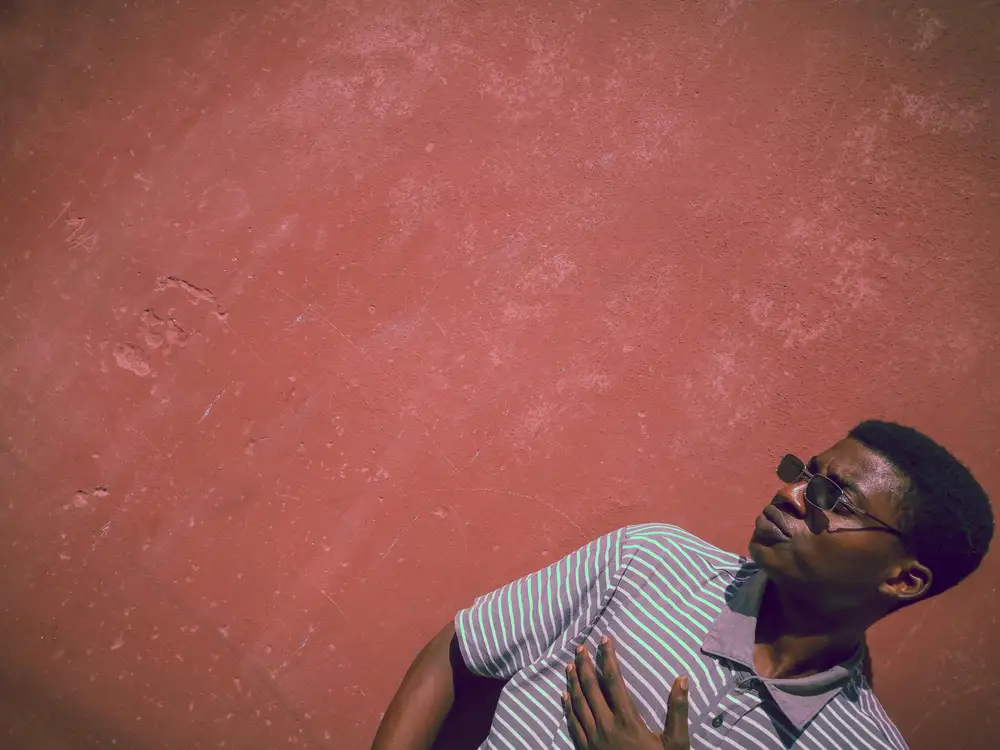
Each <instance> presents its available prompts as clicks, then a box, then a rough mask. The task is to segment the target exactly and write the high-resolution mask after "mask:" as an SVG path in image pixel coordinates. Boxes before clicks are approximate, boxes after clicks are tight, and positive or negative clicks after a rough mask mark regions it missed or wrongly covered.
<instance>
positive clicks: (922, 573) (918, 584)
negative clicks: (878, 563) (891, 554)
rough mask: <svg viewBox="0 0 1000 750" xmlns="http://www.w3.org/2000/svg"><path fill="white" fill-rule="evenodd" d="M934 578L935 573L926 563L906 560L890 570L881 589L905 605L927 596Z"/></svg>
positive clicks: (901, 604)
mask: <svg viewBox="0 0 1000 750" xmlns="http://www.w3.org/2000/svg"><path fill="white" fill-rule="evenodd" d="M933 580H934V575H933V574H932V573H931V569H930V568H928V567H927V566H926V565H923V564H922V563H921V562H920V561H918V560H912V559H911V560H904V561H903V562H902V563H901V564H900V565H898V566H896V567H895V568H894V569H893V570H890V571H889V577H888V578H886V579H885V580H884V581H883V582H882V585H881V586H880V590H881V592H882V593H883V594H885V595H886V596H888V597H890V598H892V599H895V600H896V602H897V603H898V605H899V606H903V605H905V604H912V603H913V602H915V601H917V600H918V599H922V598H923V597H925V596H927V592H928V591H930V588H931V582H932V581H933Z"/></svg>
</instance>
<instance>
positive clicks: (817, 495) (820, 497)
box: [806, 474, 840, 510]
mask: <svg viewBox="0 0 1000 750" xmlns="http://www.w3.org/2000/svg"><path fill="white" fill-rule="evenodd" d="M839 498H840V488H839V487H837V485H835V484H834V483H833V482H832V481H830V480H829V479H827V478H826V477H824V476H822V475H819V474H817V475H816V476H814V477H813V478H812V479H810V480H809V484H807V485H806V500H808V501H809V502H810V503H812V504H813V505H815V506H816V507H817V508H820V509H821V510H830V509H831V508H833V506H834V505H836V504H837V500H838V499H839Z"/></svg>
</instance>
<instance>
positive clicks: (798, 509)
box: [771, 479, 809, 518]
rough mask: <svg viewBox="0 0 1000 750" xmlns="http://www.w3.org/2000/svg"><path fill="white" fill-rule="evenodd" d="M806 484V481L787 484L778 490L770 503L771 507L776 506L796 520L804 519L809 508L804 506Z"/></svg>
mask: <svg viewBox="0 0 1000 750" xmlns="http://www.w3.org/2000/svg"><path fill="white" fill-rule="evenodd" d="M807 484H809V482H808V480H806V479H800V480H799V481H797V482H789V483H788V484H786V485H784V486H783V487H782V488H781V489H780V490H778V494H776V495H775V496H774V500H772V501H771V503H772V505H776V506H778V507H779V508H781V509H782V510H783V511H785V512H786V513H790V514H791V515H794V516H797V517H798V518H805V517H806V515H807V514H808V512H809V506H808V505H807V504H806V485H807Z"/></svg>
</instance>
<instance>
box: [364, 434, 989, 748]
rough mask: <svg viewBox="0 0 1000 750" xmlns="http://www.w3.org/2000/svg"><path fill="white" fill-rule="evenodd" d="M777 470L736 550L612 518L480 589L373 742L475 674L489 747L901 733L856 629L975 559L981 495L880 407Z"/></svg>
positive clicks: (413, 725)
mask: <svg viewBox="0 0 1000 750" xmlns="http://www.w3.org/2000/svg"><path fill="white" fill-rule="evenodd" d="M719 468H720V470H724V466H720V467H719ZM778 475H779V477H780V478H781V479H782V481H783V482H784V486H783V487H781V489H780V490H779V491H778V493H777V494H776V495H775V496H774V499H773V500H772V501H771V503H770V504H768V505H767V506H766V507H765V508H764V511H763V513H761V515H760V516H758V517H757V520H756V523H755V525H754V530H753V534H752V536H751V538H750V545H749V552H750V555H749V558H742V557H738V556H736V555H733V554H730V553H727V552H724V551H722V550H720V549H717V548H715V547H713V546H712V545H710V544H708V543H706V542H704V541H702V540H701V539H698V538H696V537H695V536H693V535H691V534H689V533H687V532H685V531H683V530H681V529H679V528H676V527H674V526H668V525H663V524H649V525H640V526H629V527H626V528H624V529H620V530H618V531H615V532H612V533H611V534H608V535H607V536H605V537H602V538H601V539H598V540H596V541H594V542H592V543H591V544H589V545H587V546H586V547H584V548H582V549H580V550H578V551H577V552H574V553H573V554H571V555H569V556H568V557H566V558H565V559H563V560H561V561H560V562H558V563H555V564H554V565H551V566H549V567H548V568H546V569H544V570H541V571H539V572H537V573H534V574H533V575H530V576H527V577H525V578H522V579H521V580H519V581H515V582H513V583H510V584H508V585H507V586H504V587H503V588H500V589H498V590H497V591H494V592H493V593H491V594H487V595H486V596H482V597H480V598H478V599H477V600H476V601H475V603H473V605H472V606H471V607H470V608H469V609H466V610H463V611H461V612H459V613H458V615H457V616H456V617H455V620H454V623H451V624H449V625H448V626H447V627H445V628H444V630H442V631H441V632H440V633H439V634H438V635H437V636H436V637H435V638H434V639H433V640H432V641H431V642H430V643H429V644H428V645H427V646H426V647H425V648H424V650H423V651H421V653H420V654H419V655H418V657H417V659H416V661H414V663H413V665H412V666H411V668H410V670H409V672H407V674H406V677H405V678H404V680H403V683H402V685H401V686H400V688H399V691H398V692H397V694H396V696H395V698H394V699H393V701H392V703H391V704H390V706H389V709H388V710H387V712H386V715H385V717H384V719H383V721H382V725H381V726H380V727H379V732H378V735H377V736H376V738H375V744H374V748H375V749H376V750H411V749H414V748H428V747H430V746H431V745H432V744H433V743H434V740H435V737H436V735H437V733H438V731H439V728H440V727H441V724H442V722H443V721H444V720H445V718H446V716H447V715H448V712H449V711H450V710H451V708H452V706H453V703H454V702H455V700H456V696H458V698H459V699H461V697H462V695H463V691H466V690H467V689H468V686H469V685H471V684H472V682H473V681H475V680H476V679H479V678H476V677H474V675H478V676H480V678H483V677H485V678H492V679H494V680H500V681H507V682H506V685H505V686H504V687H503V692H502V694H501V697H500V701H499V704H498V705H497V707H496V711H495V715H494V716H493V721H492V725H491V727H490V730H489V735H488V737H487V739H486V741H485V743H484V744H483V747H486V748H531V749H532V750H537V749H540V748H573V747H576V748H582V749H584V750H610V749H612V748H614V750H625V749H630V750H645V749H646V748H648V749H649V750H654V749H655V748H676V749H680V748H689V747H690V748H717V747H719V748H721V747H736V748H791V747H794V748H855V747H857V748H873V749H874V748H877V749H881V748H903V747H905V743H904V742H903V738H902V737H901V736H900V734H899V732H898V731H897V729H896V728H895V726H893V724H892V722H891V721H890V720H889V718H888V717H887V716H886V714H885V712H884V711H883V710H882V707H881V705H880V704H879V702H878V701H877V700H876V698H875V696H874V694H873V693H872V689H871V686H870V684H869V682H868V680H867V678H866V677H865V670H864V669H863V668H862V665H863V662H864V660H865V657H866V651H865V632H866V630H867V629H868V628H869V627H870V626H871V625H872V624H874V623H875V622H876V621H878V620H880V619H881V618H883V617H885V616H887V615H889V614H891V613H892V612H894V611H896V610H898V609H901V608H902V607H905V606H909V605H910V604H913V603H916V602H919V601H922V600H924V599H927V598H929V597H931V596H934V595H936V594H939V593H941V592H942V591H945V590H947V589H949V588H951V587H952V586H954V585H956V584H957V583H959V582H960V581H961V580H963V579H964V578H965V577H966V576H968V575H969V574H970V573H972V572H973V571H974V570H975V569H976V568H977V567H978V566H979V563H980V562H981V560H982V558H983V556H984V555H985V553H986V550H987V548H988V546H989V543H990V540H991V538H992V536H993V515H992V511H991V509H990V504H989V500H988V498H987V496H986V494H985V492H984V491H983V489H982V487H980V485H979V484H978V483H977V482H976V480H975V479H974V478H973V476H972V475H971V474H970V473H969V471H968V470H967V469H966V468H965V467H964V466H963V465H962V464H961V463H960V462H959V461H958V460H956V459H955V458H954V457H953V456H951V454H949V453H948V452H947V451H946V450H945V449H943V448H942V447H940V446H939V445H937V444H936V443H935V442H933V441H932V440H931V439H930V438H928V437H926V436H925V435H923V434H921V433H920V432H917V431H916V430H914V429H912V428H909V427H903V426H900V425H897V424H893V423H889V422H880V421H868V422H863V423H862V424H860V425H858V426H857V427H855V428H854V429H853V430H851V432H850V433H849V435H848V437H847V438H845V439H843V440H841V441H840V442H838V443H836V444H835V445H834V446H833V447H832V448H829V449H828V450H826V451H824V452H823V453H821V454H819V455H818V456H815V457H813V458H811V459H810V460H808V461H806V462H803V461H801V460H799V459H797V458H795V457H793V456H785V457H784V458H783V459H781V462H780V463H779V466H778ZM591 653H596V654H597V665H596V668H595V664H594V663H593V662H592V660H591V656H590V654H591ZM456 654H460V657H456ZM598 669H600V672H598V671H597V670H598ZM498 684H499V683H498Z"/></svg>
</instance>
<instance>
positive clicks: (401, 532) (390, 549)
mask: <svg viewBox="0 0 1000 750" xmlns="http://www.w3.org/2000/svg"><path fill="white" fill-rule="evenodd" d="M418 518H420V514H419V513H417V515H415V516H414V517H413V518H411V519H410V522H409V523H408V524H406V525H405V526H404V527H403V528H401V529H400V530H399V533H397V534H396V536H395V538H393V540H392V543H391V544H390V545H389V546H388V547H386V548H385V552H383V553H382V559H383V560H384V559H385V556H386V555H388V554H389V553H390V552H391V551H392V548H393V547H395V546H396V542H398V541H399V538H400V537H401V536H403V533H404V532H405V531H406V530H407V529H408V528H410V527H411V526H412V525H413V523H414V522H415V521H416V520H417V519H418Z"/></svg>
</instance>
